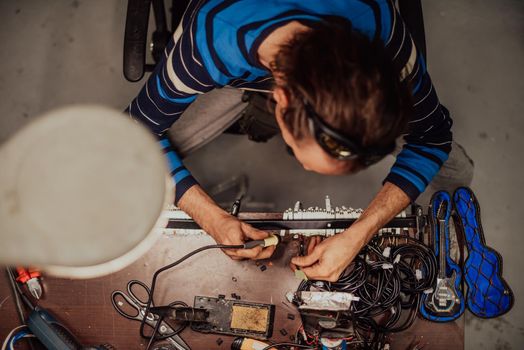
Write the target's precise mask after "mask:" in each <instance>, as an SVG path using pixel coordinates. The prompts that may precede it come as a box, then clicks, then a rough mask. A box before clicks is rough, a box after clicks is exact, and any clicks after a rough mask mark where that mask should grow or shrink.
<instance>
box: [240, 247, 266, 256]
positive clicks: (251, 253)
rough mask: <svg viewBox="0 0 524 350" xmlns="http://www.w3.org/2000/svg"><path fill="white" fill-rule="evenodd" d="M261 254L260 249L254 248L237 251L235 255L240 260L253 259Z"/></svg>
mask: <svg viewBox="0 0 524 350" xmlns="http://www.w3.org/2000/svg"><path fill="white" fill-rule="evenodd" d="M261 252H262V247H255V248H252V249H238V250H237V251H236V254H235V255H236V256H240V257H242V258H248V259H255V258H256V257H257V256H258V255H259V254H260V253H261Z"/></svg>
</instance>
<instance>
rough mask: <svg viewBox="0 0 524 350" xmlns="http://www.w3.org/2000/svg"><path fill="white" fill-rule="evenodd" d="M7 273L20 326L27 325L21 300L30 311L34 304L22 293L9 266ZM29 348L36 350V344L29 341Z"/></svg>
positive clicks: (31, 340)
mask: <svg viewBox="0 0 524 350" xmlns="http://www.w3.org/2000/svg"><path fill="white" fill-rule="evenodd" d="M6 272H7V279H8V280H9V284H10V285H11V290H12V291H13V296H14V299H15V305H16V311H17V313H18V317H19V318H20V324H22V325H23V324H25V316H24V309H23V308H22V305H21V303H20V299H22V301H23V302H24V303H25V304H26V306H27V307H28V308H29V309H30V310H34V308H35V307H34V305H33V303H32V302H31V301H30V300H29V298H28V297H27V296H26V295H25V294H24V293H23V292H22V289H21V288H20V286H19V285H18V283H16V278H15V275H14V272H13V271H12V270H11V268H10V267H9V266H8V267H6ZM28 343H29V347H30V348H31V350H35V344H34V342H33V339H28Z"/></svg>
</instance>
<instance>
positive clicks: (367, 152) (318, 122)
mask: <svg viewBox="0 0 524 350" xmlns="http://www.w3.org/2000/svg"><path fill="white" fill-rule="evenodd" d="M303 103H304V106H305V108H306V113H307V118H308V123H309V130H310V132H311V135H312V136H313V137H314V138H315V140H316V142H317V143H318V145H319V146H320V147H322V149H323V150H324V151H325V152H326V153H327V154H329V155H330V156H331V157H333V158H335V159H339V160H351V159H357V158H358V159H359V160H360V161H361V162H362V163H363V164H364V165H365V166H369V165H371V164H374V163H376V162H378V161H379V160H381V159H382V158H384V157H385V156H386V155H387V154H389V153H391V152H393V150H394V148H395V145H394V144H392V145H390V146H389V147H386V148H380V149H378V148H377V149H363V148H362V147H360V145H358V144H357V143H355V142H353V141H352V140H350V139H349V138H348V137H346V136H344V135H342V134H340V133H339V132H338V131H336V130H334V129H333V128H331V127H330V126H329V125H328V124H327V123H326V122H324V121H323V120H322V118H321V117H320V116H319V115H318V114H317V113H316V112H315V110H314V109H313V107H311V105H310V104H309V103H308V102H307V101H306V100H303Z"/></svg>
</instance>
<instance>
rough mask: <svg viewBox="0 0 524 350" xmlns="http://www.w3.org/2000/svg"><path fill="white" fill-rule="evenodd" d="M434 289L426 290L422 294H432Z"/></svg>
mask: <svg viewBox="0 0 524 350" xmlns="http://www.w3.org/2000/svg"><path fill="white" fill-rule="evenodd" d="M433 291H434V289H433V288H428V289H426V290H425V291H424V294H431V293H433Z"/></svg>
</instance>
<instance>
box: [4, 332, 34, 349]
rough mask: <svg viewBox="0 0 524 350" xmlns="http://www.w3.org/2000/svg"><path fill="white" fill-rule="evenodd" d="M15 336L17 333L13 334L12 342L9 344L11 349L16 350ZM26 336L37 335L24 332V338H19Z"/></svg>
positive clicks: (32, 336)
mask: <svg viewBox="0 0 524 350" xmlns="http://www.w3.org/2000/svg"><path fill="white" fill-rule="evenodd" d="M15 336H16V334H15V335H13V337H12V339H11V341H10V342H9V343H10V344H9V350H15ZM24 338H35V335H34V334H32V333H26V334H24V336H23V337H22V338H18V340H20V339H24Z"/></svg>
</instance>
